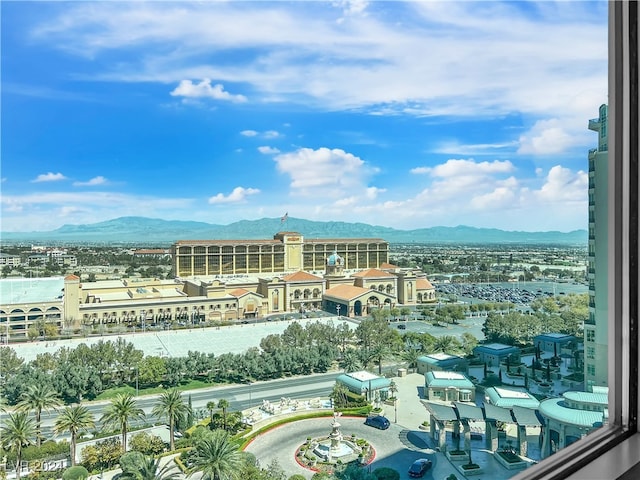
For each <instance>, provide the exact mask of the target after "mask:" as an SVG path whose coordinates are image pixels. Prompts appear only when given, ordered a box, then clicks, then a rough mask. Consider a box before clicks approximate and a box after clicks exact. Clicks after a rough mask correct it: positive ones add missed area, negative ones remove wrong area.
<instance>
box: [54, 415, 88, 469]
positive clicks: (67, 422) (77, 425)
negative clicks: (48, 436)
mask: <svg viewBox="0 0 640 480" xmlns="http://www.w3.org/2000/svg"><path fill="white" fill-rule="evenodd" d="M94 426H95V422H94V420H93V415H92V414H91V412H90V411H89V409H88V408H87V407H84V406H82V405H72V406H69V407H66V408H65V409H64V410H63V411H62V412H61V413H60V415H59V416H58V418H57V419H56V423H55V425H54V427H53V428H54V431H55V432H56V433H57V434H60V433H62V432H69V433H70V434H71V465H72V466H73V465H75V464H76V444H77V440H78V434H79V433H80V432H82V431H84V430H88V429H90V428H93V427H94Z"/></svg>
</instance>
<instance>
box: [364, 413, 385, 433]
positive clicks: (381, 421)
mask: <svg viewBox="0 0 640 480" xmlns="http://www.w3.org/2000/svg"><path fill="white" fill-rule="evenodd" d="M364 424H365V425H369V426H370V427H375V428H379V429H380V430H386V429H387V428H389V425H391V422H390V421H389V420H388V419H387V417H383V416H382V415H376V416H373V417H367V419H366V420H365V421H364Z"/></svg>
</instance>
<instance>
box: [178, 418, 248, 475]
mask: <svg viewBox="0 0 640 480" xmlns="http://www.w3.org/2000/svg"><path fill="white" fill-rule="evenodd" d="M243 462H244V458H243V454H242V452H241V451H240V450H239V448H238V445H236V444H235V443H234V442H233V441H232V440H231V437H230V436H229V433H228V432H226V431H224V430H215V431H214V432H212V433H211V434H210V435H207V436H206V437H205V438H203V439H202V440H201V441H200V442H198V443H197V444H196V446H195V448H194V453H193V456H192V465H193V467H192V470H191V472H190V473H191V474H193V473H201V474H202V480H235V479H237V478H239V476H238V473H239V472H240V470H241V467H242V465H243Z"/></svg>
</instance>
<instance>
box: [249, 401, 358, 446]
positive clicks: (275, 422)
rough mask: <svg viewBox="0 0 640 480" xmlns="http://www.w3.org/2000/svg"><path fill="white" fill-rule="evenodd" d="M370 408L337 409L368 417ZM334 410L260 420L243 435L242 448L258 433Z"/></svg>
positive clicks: (289, 414)
mask: <svg viewBox="0 0 640 480" xmlns="http://www.w3.org/2000/svg"><path fill="white" fill-rule="evenodd" d="M370 410H371V407H370V406H366V407H358V408H347V409H336V411H339V412H341V413H342V415H343V416H349V417H366V416H367V415H368V414H369V413H370ZM333 412H334V410H328V409H326V408H325V409H319V410H316V411H307V412H305V413H298V412H290V413H286V414H281V415H278V416H274V417H271V418H268V419H265V420H264V421H261V422H259V423H260V424H261V425H259V426H258V424H256V425H254V427H253V429H252V430H251V432H249V433H248V434H245V435H243V442H242V444H241V446H240V448H241V450H244V449H245V448H247V445H249V444H250V443H251V442H252V441H253V439H254V438H256V437H257V436H258V435H261V434H263V433H265V432H268V431H269V430H272V429H274V428H276V427H279V426H280V425H284V424H287V423H292V422H297V421H299V420H306V419H308V418H322V417H330V416H332V415H333ZM266 420H270V421H269V422H266ZM263 422H264V423H263Z"/></svg>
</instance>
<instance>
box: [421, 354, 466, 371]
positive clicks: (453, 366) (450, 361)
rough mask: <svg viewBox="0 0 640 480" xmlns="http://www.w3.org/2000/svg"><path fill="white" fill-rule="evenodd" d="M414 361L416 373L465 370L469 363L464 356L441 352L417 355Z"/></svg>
mask: <svg viewBox="0 0 640 480" xmlns="http://www.w3.org/2000/svg"><path fill="white" fill-rule="evenodd" d="M416 363H417V370H418V373H423V374H424V373H427V372H433V371H456V372H466V371H467V367H468V364H469V362H468V361H467V359H466V358H463V357H459V356H457V355H449V354H448V353H442V352H439V353H431V354H429V355H423V356H421V357H418V360H417V362H416Z"/></svg>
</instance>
